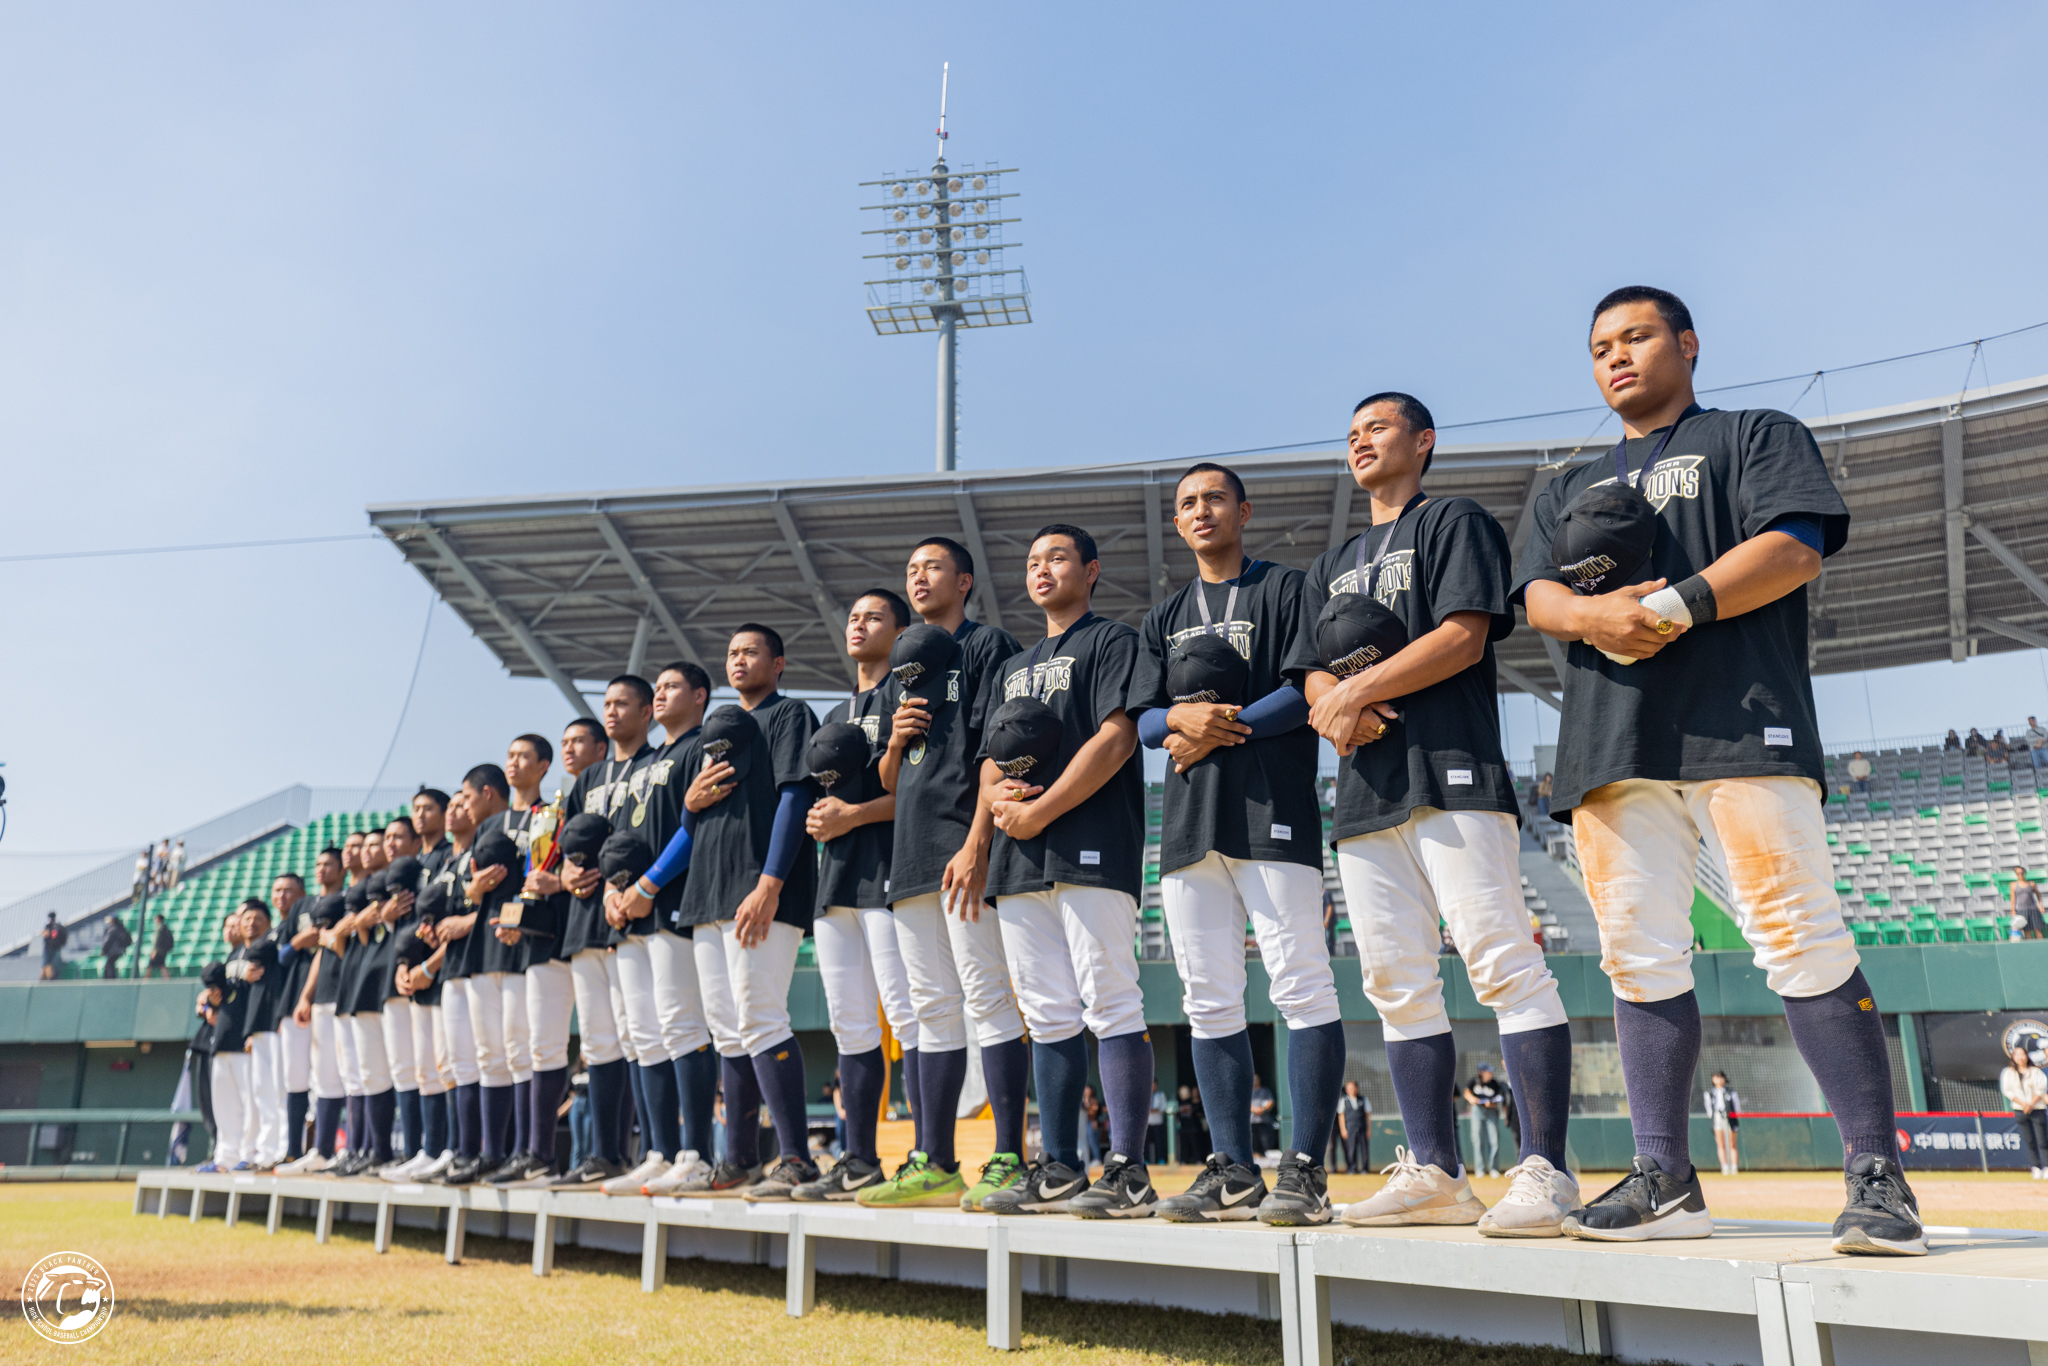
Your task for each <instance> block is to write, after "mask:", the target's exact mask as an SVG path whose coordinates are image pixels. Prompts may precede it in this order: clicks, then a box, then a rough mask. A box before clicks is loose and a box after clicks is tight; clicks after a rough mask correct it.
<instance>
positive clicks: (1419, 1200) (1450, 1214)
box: [1344, 1147, 1486, 1225]
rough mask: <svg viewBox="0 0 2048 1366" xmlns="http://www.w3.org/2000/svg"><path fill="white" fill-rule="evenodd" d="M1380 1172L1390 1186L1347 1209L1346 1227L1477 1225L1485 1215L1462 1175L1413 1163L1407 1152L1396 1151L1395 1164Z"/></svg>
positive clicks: (1433, 1166)
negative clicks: (1349, 1225) (1480, 1217)
mask: <svg viewBox="0 0 2048 1366" xmlns="http://www.w3.org/2000/svg"><path fill="white" fill-rule="evenodd" d="M1380 1172H1381V1174H1382V1175H1386V1176H1387V1184H1386V1185H1384V1186H1381V1187H1380V1188H1379V1190H1378V1191H1376V1192H1375V1193H1374V1194H1373V1196H1372V1198H1371V1199H1368V1200H1360V1201H1358V1202H1356V1203H1354V1204H1351V1205H1348V1206H1346V1207H1345V1209H1344V1222H1345V1223H1347V1224H1352V1225H1380V1224H1476V1223H1478V1222H1479V1216H1480V1215H1482V1214H1484V1213H1486V1206H1485V1204H1484V1203H1483V1202H1482V1201H1481V1200H1480V1199H1479V1197H1478V1196H1476V1195H1474V1194H1473V1193H1472V1183H1471V1182H1470V1181H1469V1180H1467V1179H1466V1178H1465V1176H1464V1174H1463V1173H1462V1172H1461V1173H1460V1174H1458V1175H1457V1176H1452V1175H1451V1174H1450V1173H1448V1172H1446V1171H1445V1170H1444V1169H1443V1168H1442V1167H1439V1166H1436V1165H1434V1164H1431V1165H1428V1166H1424V1165H1423V1164H1422V1163H1420V1162H1416V1161H1414V1160H1412V1159H1411V1157H1410V1155H1409V1152H1408V1150H1407V1149H1406V1148H1400V1147H1397V1148H1395V1149H1394V1161H1393V1163H1392V1164H1391V1165H1389V1166H1385V1167H1382V1168H1380Z"/></svg>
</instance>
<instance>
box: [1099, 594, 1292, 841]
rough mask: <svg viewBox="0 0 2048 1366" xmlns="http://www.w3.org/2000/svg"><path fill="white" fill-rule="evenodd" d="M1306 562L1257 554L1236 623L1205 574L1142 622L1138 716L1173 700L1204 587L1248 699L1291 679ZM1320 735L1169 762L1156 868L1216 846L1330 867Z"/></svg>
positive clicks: (1135, 674)
mask: <svg viewBox="0 0 2048 1366" xmlns="http://www.w3.org/2000/svg"><path fill="white" fill-rule="evenodd" d="M1303 578H1304V575H1303V574H1302V572H1301V571H1300V570H1299V569H1290V568H1288V567H1287V566H1285V565H1278V564H1272V563H1269V562H1267V561H1263V560H1261V561H1258V562H1257V563H1254V564H1252V565H1250V566H1249V567H1248V569H1247V570H1246V571H1245V572H1244V573H1243V574H1242V575H1240V576H1239V578H1238V580H1237V588H1238V593H1237V606H1236V609H1235V612H1234V613H1233V618H1232V620H1230V621H1228V622H1226V621H1224V619H1223V610H1224V607H1225V606H1226V605H1227V604H1228V603H1229V601H1230V585H1229V584H1221V583H1217V584H1204V583H1203V582H1202V581H1201V580H1200V579H1197V580H1195V581H1194V582H1192V583H1190V584H1188V585H1187V586H1186V587H1184V588H1182V589H1181V590H1180V591H1179V592H1178V593H1175V594H1174V595H1173V596H1172V597H1170V598H1168V599H1166V601H1164V602H1162V603H1160V604H1158V605H1157V606H1155V607H1154V608H1153V609H1152V610H1151V611H1150V612H1147V613H1146V614H1145V622H1144V624H1143V625H1142V626H1140V627H1139V628H1138V642H1139V649H1138V662H1137V666H1136V668H1135V669H1134V670H1133V671H1132V674H1131V690H1130V709H1131V712H1132V713H1133V714H1134V715H1135V714H1136V713H1139V712H1143V711H1149V710H1151V709H1153V708H1155V707H1171V706H1172V705H1173V697H1172V694H1171V693H1170V692H1169V691H1168V690H1167V686H1166V669H1167V661H1168V659H1169V657H1170V656H1171V655H1172V653H1173V649H1174V647H1175V646H1176V645H1178V644H1180V643H1181V642H1183V641H1185V640H1187V639H1188V638H1189V637H1192V636H1198V635H1200V634H1202V632H1203V630H1204V629H1205V628H1204V626H1203V622H1202V609H1201V606H1200V604H1198V603H1197V602H1196V600H1195V595H1196V594H1197V593H1203V594H1206V596H1207V597H1208V600H1209V615H1210V618H1211V620H1212V621H1214V622H1215V624H1216V625H1217V626H1220V627H1222V628H1223V631H1224V638H1225V639H1226V640H1228V641H1229V642H1230V644H1231V645H1232V647H1234V648H1235V649H1236V650H1237V652H1238V653H1239V654H1241V655H1243V656H1244V657H1245V659H1246V660H1247V661H1249V663H1250V665H1251V680H1250V683H1249V685H1248V686H1247V687H1246V689H1245V695H1244V701H1245V703H1246V705H1249V704H1251V703H1253V702H1256V701H1258V700H1259V699H1260V698H1262V697H1264V696H1266V695H1267V694H1268V693H1271V692H1274V691H1275V690H1277V689H1279V688H1283V687H1286V686H1287V685H1288V679H1287V677H1286V672H1285V666H1286V662H1287V656H1288V652H1289V650H1291V649H1292V648H1293V645H1294V637H1295V634H1296V632H1297V630H1298V628H1299V618H1300V616H1301V601H1302V598H1301V584H1302V579H1303ZM1315 781H1316V733H1315V731H1314V730H1313V729H1312V728H1311V727H1309V726H1308V725H1307V724H1305V723H1304V724H1303V725H1300V726H1297V727H1295V728H1294V729H1293V730H1291V731H1288V732H1287V733H1286V734H1284V735H1274V736H1269V737H1268V738H1266V739H1264V740H1253V741H1250V742H1248V743H1246V744H1242V745H1224V746H1221V747H1219V748H1217V749H1214V750H1212V751H1210V753H1209V755H1208V757H1207V758H1205V759H1203V760H1202V761H1201V762H1200V763H1198V764H1196V765H1195V766H1194V767H1193V768H1191V769H1189V770H1188V771H1187V772H1186V773H1175V772H1174V771H1173V764H1172V761H1171V760H1170V759H1169V760H1168V763H1167V766H1166V784H1165V792H1164V809H1163V811H1162V813H1161V815H1162V817H1163V819H1162V822H1161V826H1160V844H1159V871H1160V872H1162V873H1171V872H1174V871H1175V870H1177V869H1180V868H1185V867H1188V866H1189V865H1190V864H1195V863H1200V862H1201V861H1202V860H1203V859H1205V858H1207V857H1208V856H1209V853H1210V851H1212V850H1213V851H1215V852H1217V853H1220V854H1222V855H1224V856H1225V857H1226V858H1235V859H1263V860H1270V861H1276V862H1281V863H1301V864H1306V865H1308V866H1309V867H1311V868H1320V867H1322V866H1323V848H1322V833H1323V823H1322V817H1321V815H1320V814H1319V812H1318V811H1317V809H1316V790H1315Z"/></svg>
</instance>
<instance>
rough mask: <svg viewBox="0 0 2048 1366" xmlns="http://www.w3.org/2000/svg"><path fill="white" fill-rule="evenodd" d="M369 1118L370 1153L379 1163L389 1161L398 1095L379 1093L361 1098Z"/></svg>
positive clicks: (385, 1092)
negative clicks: (392, 1126)
mask: <svg viewBox="0 0 2048 1366" xmlns="http://www.w3.org/2000/svg"><path fill="white" fill-rule="evenodd" d="M363 1109H364V1110H366V1111H368V1113H369V1116H370V1145H371V1147H370V1151H371V1153H372V1154H373V1155H374V1156H375V1157H376V1159H377V1160H378V1161H379V1162H389V1161H390V1160H391V1125H392V1122H393V1121H394V1120H396V1119H397V1118H398V1093H397V1092H396V1091H379V1092H378V1093H377V1094H376V1095H374V1096H366V1097H364V1098H363Z"/></svg>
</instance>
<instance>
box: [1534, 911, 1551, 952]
mask: <svg viewBox="0 0 2048 1366" xmlns="http://www.w3.org/2000/svg"><path fill="white" fill-rule="evenodd" d="M1529 936H1530V938H1532V939H1534V940H1535V941H1536V947H1537V948H1539V949H1544V948H1548V947H1549V945H1547V944H1545V943H1544V942H1543V921H1542V918H1541V917H1539V916H1538V915H1537V914H1536V912H1534V911H1531V912H1529Z"/></svg>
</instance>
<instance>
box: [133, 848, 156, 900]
mask: <svg viewBox="0 0 2048 1366" xmlns="http://www.w3.org/2000/svg"><path fill="white" fill-rule="evenodd" d="M150 865H151V859H150V856H149V846H148V845H146V844H145V845H143V846H142V852H141V853H139V854H137V855H136V856H135V881H134V882H133V883H131V884H129V890H130V891H132V892H133V893H134V894H135V895H136V896H137V897H140V896H142V895H144V894H145V893H147V892H149V891H151V890H153V887H154V884H153V883H152V881H151V879H150V876H149V870H150Z"/></svg>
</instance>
